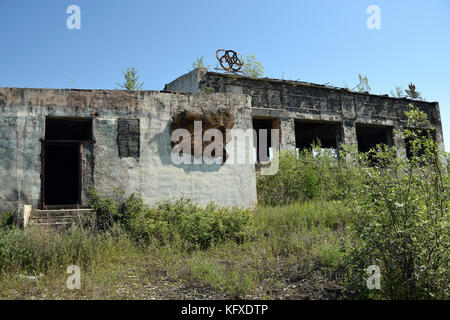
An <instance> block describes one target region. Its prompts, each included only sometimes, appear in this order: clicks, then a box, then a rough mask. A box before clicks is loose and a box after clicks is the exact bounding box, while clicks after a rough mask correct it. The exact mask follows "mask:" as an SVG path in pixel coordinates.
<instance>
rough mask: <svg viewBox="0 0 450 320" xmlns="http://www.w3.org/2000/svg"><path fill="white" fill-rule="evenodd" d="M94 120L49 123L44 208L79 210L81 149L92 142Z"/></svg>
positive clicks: (52, 120) (44, 145) (44, 155)
mask: <svg viewBox="0 0 450 320" xmlns="http://www.w3.org/2000/svg"><path fill="white" fill-rule="evenodd" d="M91 137H92V119H90V118H75V119H74V118H50V117H48V118H47V119H46V128H45V140H44V141H42V207H43V208H47V207H62V208H73V207H79V206H81V205H82V203H81V186H82V172H81V145H82V144H83V143H86V142H90V141H91V140H92V139H91Z"/></svg>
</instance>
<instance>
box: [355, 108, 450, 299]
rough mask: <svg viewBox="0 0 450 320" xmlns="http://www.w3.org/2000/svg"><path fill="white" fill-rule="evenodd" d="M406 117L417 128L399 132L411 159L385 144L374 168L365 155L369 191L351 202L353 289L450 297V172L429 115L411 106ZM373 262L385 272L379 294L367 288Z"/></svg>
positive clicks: (390, 295)
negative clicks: (408, 144) (431, 126)
mask: <svg viewBox="0 0 450 320" xmlns="http://www.w3.org/2000/svg"><path fill="white" fill-rule="evenodd" d="M405 114H406V116H407V118H408V126H409V127H415V128H416V129H415V130H409V129H405V130H402V131H401V132H397V133H396V134H402V135H403V136H404V137H405V138H406V139H408V140H409V141H410V150H411V155H410V158H409V159H407V158H405V157H397V152H396V149H395V148H394V147H382V146H381V145H378V146H377V148H375V149H372V150H371V151H370V152H369V154H371V155H372V164H371V165H369V163H368V161H367V160H368V155H367V154H366V155H363V158H364V159H363V160H366V161H367V163H366V166H363V167H362V168H361V171H360V172H361V173H360V177H361V180H362V181H363V182H364V183H363V184H362V186H363V187H362V188H359V190H355V192H354V194H353V195H352V196H351V197H350V198H349V201H350V202H351V203H350V206H349V207H350V208H352V211H353V212H352V213H353V214H352V220H351V224H350V226H351V230H352V234H353V239H354V241H355V245H354V247H353V248H351V249H350V251H349V252H350V254H349V261H348V263H349V265H350V270H349V271H350V272H349V273H348V277H349V279H350V281H349V282H348V285H349V286H350V287H351V285H355V286H356V287H357V289H356V290H357V291H358V292H360V293H361V295H362V297H365V298H367V297H372V298H388V299H448V297H449V295H450V291H449V285H450V283H449V277H448V266H449V264H450V255H449V243H450V175H449V174H448V172H447V171H446V169H445V165H444V163H443V161H442V159H443V157H442V156H443V153H442V152H441V151H440V150H439V148H438V145H437V143H436V141H435V140H434V139H433V136H432V133H431V132H430V130H427V129H426V128H427V127H429V122H428V119H427V115H426V114H425V113H424V112H422V111H420V110H419V109H417V108H415V107H414V106H412V105H410V106H409V109H408V111H407V112H406V113H405ZM417 128H422V129H417ZM420 131H421V132H420ZM374 159H375V160H376V162H375V165H374V164H373V160H374ZM371 265H377V266H378V267H379V268H380V271H381V289H380V290H369V289H368V288H367V287H366V280H367V278H368V274H366V269H367V268H368V267H369V266H371Z"/></svg>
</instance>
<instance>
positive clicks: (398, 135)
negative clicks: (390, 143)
mask: <svg viewBox="0 0 450 320" xmlns="http://www.w3.org/2000/svg"><path fill="white" fill-rule="evenodd" d="M392 134H393V136H394V146H395V147H396V148H397V157H399V158H406V143H405V137H404V136H403V127H402V126H400V125H396V126H395V128H394V131H393V132H392Z"/></svg>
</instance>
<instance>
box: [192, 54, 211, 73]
mask: <svg viewBox="0 0 450 320" xmlns="http://www.w3.org/2000/svg"><path fill="white" fill-rule="evenodd" d="M210 67H211V66H209V65H208V66H205V62H204V57H203V56H201V57H200V58H198V57H197V58H195V60H194V62H193V63H192V69H203V70H206V71H208V70H209V68H210Z"/></svg>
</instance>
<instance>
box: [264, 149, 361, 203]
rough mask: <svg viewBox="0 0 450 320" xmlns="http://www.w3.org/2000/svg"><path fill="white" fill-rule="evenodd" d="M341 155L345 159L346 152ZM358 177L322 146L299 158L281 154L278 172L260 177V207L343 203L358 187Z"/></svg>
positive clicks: (291, 154)
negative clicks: (324, 201) (319, 201)
mask: <svg viewBox="0 0 450 320" xmlns="http://www.w3.org/2000/svg"><path fill="white" fill-rule="evenodd" d="M341 153H342V154H341V156H343V155H344V153H345V152H344V150H341ZM344 156H345V155H344ZM356 177H357V175H356V171H355V168H354V167H353V166H352V165H351V164H350V163H347V162H345V161H341V162H339V161H338V160H337V159H336V157H334V156H333V155H332V153H331V152H330V151H329V150H323V149H321V148H320V146H319V145H316V146H313V148H312V150H309V149H304V150H302V151H300V152H299V156H298V158H297V157H296V155H295V154H294V153H293V152H290V151H282V152H280V166H279V170H278V172H277V173H276V174H275V175H267V176H259V177H258V180H257V191H258V203H260V204H263V205H272V206H275V205H283V204H290V203H294V202H299V201H300V202H301V201H305V200H310V199H327V200H337V199H344V198H345V197H346V195H347V194H348V192H349V189H351V188H354V187H355V186H356V185H357V184H358V183H359V182H358V181H357V179H356ZM275 190H276V192H275Z"/></svg>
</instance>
